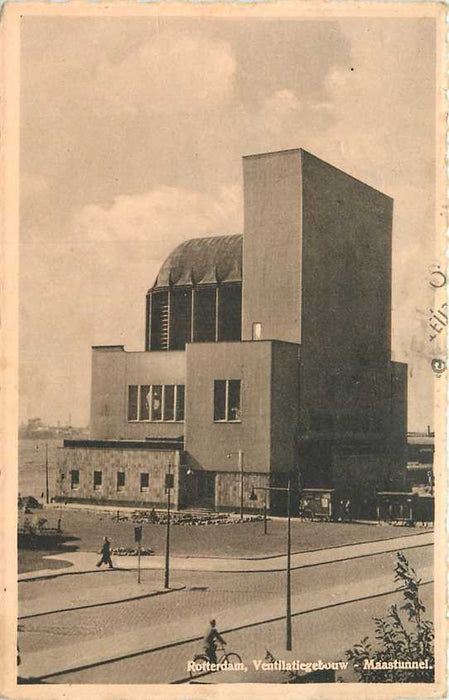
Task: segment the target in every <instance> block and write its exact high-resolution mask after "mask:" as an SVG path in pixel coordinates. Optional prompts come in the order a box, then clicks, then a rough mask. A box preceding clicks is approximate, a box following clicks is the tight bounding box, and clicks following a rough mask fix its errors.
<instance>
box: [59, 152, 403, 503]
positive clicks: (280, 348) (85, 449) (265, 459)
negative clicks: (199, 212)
mask: <svg viewBox="0 0 449 700" xmlns="http://www.w3.org/2000/svg"><path fill="white" fill-rule="evenodd" d="M243 175H244V234H243V236H241V235H235V236H215V237H210V238H197V239H192V240H189V241H186V242H184V243H182V244H181V245H180V246H178V248H176V250H174V251H173V252H172V253H171V254H170V255H169V257H168V258H167V260H166V261H165V262H164V264H163V265H162V267H161V269H160V271H159V274H158V276H157V278H156V280H155V283H154V284H153V286H152V287H151V289H150V290H149V291H148V293H147V303H146V323H145V344H144V347H145V350H143V351H142V352H126V351H125V349H124V347H123V346H102V347H94V348H93V351H92V403H91V440H90V441H82V442H81V441H66V442H65V445H64V449H63V450H62V451H61V452H62V456H61V472H62V474H63V476H62V479H61V483H62V484H63V485H62V487H61V496H62V497H64V498H65V499H74V500H95V501H97V502H101V501H107V502H114V503H140V504H144V505H146V504H153V505H156V506H158V505H161V504H163V503H165V499H166V495H165V490H164V483H165V482H164V479H165V475H166V474H167V472H168V471H170V472H171V473H173V475H174V476H173V479H174V486H173V491H172V495H173V498H174V502H175V506H176V507H197V506H201V507H209V508H214V509H216V510H237V509H238V508H241V507H243V508H244V509H245V510H250V509H254V507H255V505H256V506H257V505H259V506H260V504H261V502H263V501H264V499H265V498H266V499H267V503H268V506H269V507H270V508H271V509H272V510H273V511H275V510H283V508H284V507H285V499H282V498H280V495H282V494H281V492H275V491H271V492H269V491H263V490H260V491H257V488H258V487H259V488H260V487H269V486H285V485H286V483H287V480H288V479H290V480H291V483H292V485H293V488H294V490H295V492H297V491H299V490H300V489H301V488H305V487H307V488H313V487H316V488H320V487H322V488H334V489H336V492H337V494H338V495H340V494H341V496H342V497H345V498H350V499H351V501H352V502H353V504H354V509H355V512H357V513H360V514H364V513H366V514H368V513H369V512H373V509H374V503H375V492H376V490H391V489H394V488H401V487H403V486H404V478H405V464H406V449H407V366H406V365H405V364H402V363H398V362H392V361H391V326H390V324H391V247H392V217H393V202H392V200H391V199H390V198H389V197H387V196H386V195H384V194H382V193H380V192H378V191H376V190H374V189H373V188H371V187H369V186H368V185H366V184H364V183H362V182H360V181H358V180H356V179H354V178H353V177H351V176H350V175H347V174H346V173H343V172H342V171H340V170H338V169H337V168H334V167H333V166H331V165H329V164H327V163H325V162H323V161H322V160H320V159H319V158H316V157H315V156H313V155H311V154H309V153H307V152H306V151H304V150H302V149H295V150H291V151H282V152H277V153H267V154H260V155H254V156H247V157H244V158H243ZM99 473H101V477H100V475H99ZM95 474H97V475H96V476H95ZM100 482H101V483H100ZM253 488H254V492H253V494H254V493H257V494H258V499H259V504H257V502H256V503H255V502H254V501H253V500H251V499H250V495H251V492H252V489H253Z"/></svg>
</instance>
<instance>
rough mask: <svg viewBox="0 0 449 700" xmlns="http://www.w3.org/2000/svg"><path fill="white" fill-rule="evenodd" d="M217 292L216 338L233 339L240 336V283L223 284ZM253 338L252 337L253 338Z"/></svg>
mask: <svg viewBox="0 0 449 700" xmlns="http://www.w3.org/2000/svg"><path fill="white" fill-rule="evenodd" d="M217 294H218V319H217V325H218V340H219V341H235V340H241V338H242V285H241V284H223V285H222V286H221V287H219V288H218V290H217ZM253 340H254V339H253Z"/></svg>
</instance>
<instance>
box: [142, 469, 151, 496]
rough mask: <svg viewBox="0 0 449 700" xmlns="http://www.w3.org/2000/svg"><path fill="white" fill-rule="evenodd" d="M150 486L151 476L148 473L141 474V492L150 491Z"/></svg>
mask: <svg viewBox="0 0 449 700" xmlns="http://www.w3.org/2000/svg"><path fill="white" fill-rule="evenodd" d="M149 486H150V475H149V473H148V472H140V490H141V491H148V489H149Z"/></svg>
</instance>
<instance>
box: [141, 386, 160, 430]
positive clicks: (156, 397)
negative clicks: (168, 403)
mask: <svg viewBox="0 0 449 700" xmlns="http://www.w3.org/2000/svg"><path fill="white" fill-rule="evenodd" d="M140 420H143V418H141V419H140ZM151 420H154V421H158V420H162V386H161V385H160V384H153V386H152V392H151Z"/></svg>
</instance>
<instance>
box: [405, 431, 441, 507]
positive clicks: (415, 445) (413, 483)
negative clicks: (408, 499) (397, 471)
mask: <svg viewBox="0 0 449 700" xmlns="http://www.w3.org/2000/svg"><path fill="white" fill-rule="evenodd" d="M434 443H435V434H434V433H433V432H431V431H430V428H428V429H427V432H426V433H424V432H422V433H418V432H415V433H408V435H407V471H406V475H407V486H408V488H409V489H410V491H414V492H416V493H421V494H424V493H429V494H433V487H434V473H433V455H434V450H435V444H434Z"/></svg>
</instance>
